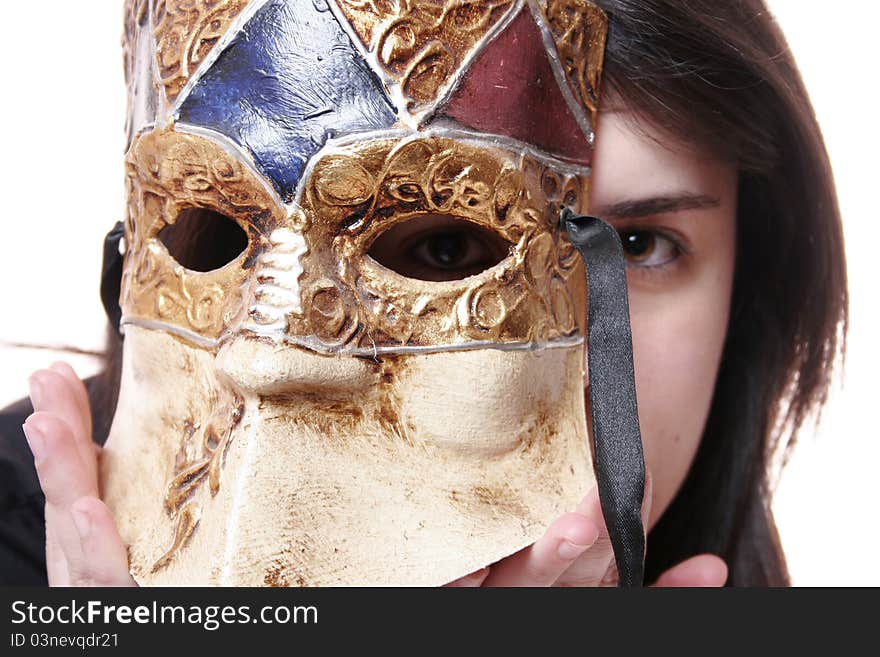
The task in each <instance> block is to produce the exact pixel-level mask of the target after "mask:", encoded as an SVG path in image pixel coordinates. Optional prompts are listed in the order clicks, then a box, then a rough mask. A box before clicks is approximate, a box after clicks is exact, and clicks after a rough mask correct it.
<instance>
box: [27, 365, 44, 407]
mask: <svg viewBox="0 0 880 657" xmlns="http://www.w3.org/2000/svg"><path fill="white" fill-rule="evenodd" d="M28 387H29V388H30V393H31V406H33V407H34V410H35V411H38V410H40V409H39V406H40V401H41V400H42V399H43V387H42V386H41V385H40V382H39V381H37V379H36V377H35V376H34V375H33V374H32V375H31V377H30V378H29V379H28Z"/></svg>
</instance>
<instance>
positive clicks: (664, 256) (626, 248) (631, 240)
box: [620, 230, 680, 267]
mask: <svg viewBox="0 0 880 657" xmlns="http://www.w3.org/2000/svg"><path fill="white" fill-rule="evenodd" d="M620 241H621V243H622V245H623V255H624V257H625V258H626V264H627V266H628V267H663V266H664V265H668V264H669V263H671V262H672V261H674V260H675V259H676V258H678V256H679V255H680V249H679V248H678V245H677V244H676V243H675V242H673V241H672V240H671V239H670V238H668V237H665V236H664V235H662V234H660V233H657V232H654V231H650V230H628V231H620Z"/></svg>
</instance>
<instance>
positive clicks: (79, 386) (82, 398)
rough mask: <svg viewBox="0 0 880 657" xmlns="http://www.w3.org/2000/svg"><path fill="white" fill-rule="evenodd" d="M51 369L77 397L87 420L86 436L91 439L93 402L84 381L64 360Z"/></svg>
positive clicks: (52, 365)
mask: <svg viewBox="0 0 880 657" xmlns="http://www.w3.org/2000/svg"><path fill="white" fill-rule="evenodd" d="M49 369H50V370H52V371H54V372H58V374H60V375H61V376H63V377H64V379H65V380H66V381H67V382H68V384H69V385H70V388H71V390H72V391H73V393H74V394H75V395H76V398H77V402H78V404H79V407H80V412H81V413H82V417H83V418H84V419H85V420H86V422H87V423H88V424H87V429H88V431H86V434H87V435H88V436H89V437H91V435H92V411H91V407H92V405H91V402H90V401H89V393H88V391H87V390H86V386H85V384H84V383H83V382H82V379H80V378H79V376H78V375H77V373H76V372H75V371H74V369H73V367H71V366H70V365H69V364H68V363H65V362H64V361H63V360H59V361H56V362H54V363H52V364H51V365H49Z"/></svg>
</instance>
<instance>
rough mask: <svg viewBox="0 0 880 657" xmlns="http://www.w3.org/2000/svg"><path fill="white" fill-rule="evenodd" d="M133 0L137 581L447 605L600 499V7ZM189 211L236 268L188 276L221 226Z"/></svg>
mask: <svg viewBox="0 0 880 657" xmlns="http://www.w3.org/2000/svg"><path fill="white" fill-rule="evenodd" d="M128 4H129V7H128V25H127V62H128V67H127V71H128V78H129V89H130V98H131V108H130V109H131V112H130V142H131V143H130V147H129V150H128V154H127V158H126V173H127V183H128V199H129V203H128V216H127V219H126V222H125V240H126V245H127V251H126V254H125V262H124V273H123V277H122V293H121V297H120V304H121V308H122V322H121V324H122V327H123V329H124V336H125V338H124V354H123V375H122V384H121V393H120V398H119V404H118V408H117V412H116V416H115V419H114V423H113V427H112V430H111V434H110V438H109V440H108V442H107V446H106V451H105V457H104V461H103V490H102V494H103V495H104V497H105V498H106V500H107V501H108V504H109V505H110V506H111V509H112V510H113V512H114V515H115V517H116V519H117V522H118V524H119V528H120V532H121V534H122V536H123V538H124V539H125V540H126V542H128V543H129V544H130V558H131V570H132V574H133V575H134V577H135V579H136V580H137V581H138V582H139V583H141V584H150V585H166V584H174V585H205V584H207V585H212V584H217V585H273V586H276V585H277V586H288V585H290V586H294V585H308V586H318V585H439V584H444V583H446V582H449V581H451V580H453V579H456V578H458V577H461V576H463V575H465V574H467V573H470V572H472V571H474V570H477V569H479V568H481V567H483V566H485V565H488V564H490V563H492V562H494V561H497V560H498V559H501V558H503V557H505V556H507V555H509V554H511V553H513V552H515V551H517V550H519V549H521V548H522V547H524V546H526V545H528V544H530V543H532V542H534V541H535V540H536V539H537V538H539V537H540V536H541V535H542V534H543V532H544V531H545V530H546V527H547V526H548V525H549V524H550V523H551V522H552V521H553V520H554V519H555V518H557V517H558V516H559V515H561V514H562V513H564V512H566V511H570V510H572V509H573V508H574V507H575V506H576V505H577V503H578V502H579V501H580V499H581V498H582V497H583V496H584V495H585V494H586V493H587V491H588V490H589V489H590V488H591V487H592V486H593V485H594V478H593V468H592V463H591V456H590V449H589V442H588V441H589V436H588V432H587V425H586V411H585V405H584V367H583V363H584V341H585V340H584V336H585V333H586V330H587V327H586V325H585V321H586V316H587V308H586V299H587V295H586V284H585V272H584V268H583V264H582V262H581V259H580V257H579V255H578V252H577V251H576V250H575V249H574V248H573V246H572V244H571V242H570V241H569V239H568V237H567V235H566V233H565V231H564V230H563V228H562V227H561V225H560V222H559V210H560V208H562V207H567V208H570V209H571V210H573V211H575V212H580V213H583V212H585V211H586V202H587V195H588V191H589V173H590V156H591V144H592V141H593V132H592V126H593V125H594V121H595V89H596V88H597V86H598V77H599V71H600V68H601V54H602V49H603V46H604V29H605V23H604V17H603V16H602V14H601V12H599V11H598V10H597V9H595V7H593V5H591V4H590V3H588V2H586V1H585V0H540V1H537V0H536V1H522V0H520V1H515V0H507V1H504V0H496V1H493V2H461V1H458V0H457V1H455V2H453V1H451V0H450V1H449V2H440V1H436V0H435V1H431V2H429V1H427V0H425V1H418V0H416V1H414V2H410V3H385V2H375V3H374V2H369V3H364V2H360V1H358V2H354V1H352V0H336V1H334V0H326V1H325V0H315V1H314V2H312V1H311V0H310V1H309V2H298V1H295V0H262V1H256V0H255V1H252V2H245V1H242V0H239V1H233V0H229V1H221V2H204V3H200V2H195V3H193V2H189V1H188V2H183V1H182V0H181V1H174V0H164V1H163V2H155V3H154V2H148V1H146V0H133V1H130V2H129V3H128ZM196 217H200V218H201V220H204V219H205V217H208V218H211V219H212V220H214V221H226V222H229V225H230V226H233V227H234V226H235V225H237V226H238V227H240V229H241V231H242V233H241V235H242V240H243V241H242V243H241V248H242V250H241V252H240V254H238V255H235V254H234V253H233V254H232V257H229V258H226V259H225V260H224V261H222V262H216V263H214V264H216V265H217V266H216V267H214V266H213V265H212V266H210V267H196V266H195V265H194V264H193V263H195V262H197V261H199V257H198V256H199V254H202V255H204V254H207V253H213V252H215V251H217V249H218V241H217V240H218V238H217V235H218V234H225V233H216V232H207V233H206V232H200V231H198V230H195V229H187V228H186V227H187V222H195V221H196V219H195V218H196ZM438 221H439V222H440V224H438V225H440V226H441V228H440V229H438V228H436V226H435V228H433V229H431V230H433V232H427V233H419V231H418V230H415V232H414V231H413V230H411V227H412V226H416V227H419V226H422V225H423V224H425V225H429V224H430V222H438ZM412 222H416V223H412ZM418 222H422V223H418ZM426 222H427V223H426ZM193 225H195V224H193ZM175 227H177V228H182V229H183V230H182V231H181V232H179V235H184V237H185V239H184V241H185V242H186V243H185V244H184V245H183V248H182V250H181V251H179V253H178V252H176V251H175V249H176V247H174V248H172V245H171V242H170V241H168V240H167V239H166V236H167V235H168V234H169V231H172V229H174V228H175ZM236 230H237V229H236ZM393 231H400V232H399V233H398V232H393ZM443 231H446V232H445V233H444V232H443ZM397 234H400V235H404V236H407V237H403V238H401V240H400V242H399V243H398V242H396V241H395V239H396V238H395V237H394V236H395V235H397ZM413 235H415V237H413ZM383 236H384V237H383ZM450 236H451V237H450ZM462 236H464V237H462ZM490 238H491V239H490ZM432 240H433V241H432ZM450 240H451V241H450ZM480 240H484V242H481V241H480ZM489 242H493V243H495V244H501V245H502V246H503V253H502V254H501V256H500V257H499V258H496V260H497V262H495V261H491V262H490V261H488V260H486V258H488V256H487V254H488V253H489V252H490V251H491V248H490V246H487V244H488V243H489ZM389 245H390V246H389ZM438 245H445V246H444V248H445V249H446V250H445V251H444V250H442V249H440V248H439V247H438ZM450 245H451V246H450ZM178 246H179V245H178ZM380 246H381V248H379V247H380ZM450 249H451V250H450ZM474 249H476V250H477V251H476V252H475V253H476V255H473V253H471V251H473V250H474ZM481 249H482V250H481ZM380 252H381V253H382V254H383V255H382V257H380V255H378V254H379V253H380ZM181 254H184V255H181ZM185 254H189V255H185ZM388 254H390V255H388ZM438 254H439V255H438ZM193 255H195V256H197V257H196V258H195V260H192V261H190V260H187V259H186V258H192V257H193ZM374 256H375V257H374ZM471 256H473V257H472V258H471V259H472V261H473V262H475V263H476V264H475V265H473V267H472V268H471V269H472V270H468V271H467V275H464V276H461V277H456V276H451V275H450V276H440V277H439V278H441V279H443V280H437V277H436V276H434V274H431V275H427V276H422V275H416V274H415V273H414V272H415V271H416V270H415V269H412V268H409V269H407V268H405V267H404V269H401V267H398V266H397V263H400V262H404V261H405V262H419V263H420V262H423V261H424V262H425V263H428V264H429V265H430V266H431V267H433V268H434V269H433V270H432V271H435V270H436V271H439V272H440V273H441V274H442V273H443V272H444V271H449V270H447V269H444V268H446V267H449V266H450V263H451V264H452V265H454V264H455V262H454V261H455V259H456V258H459V259H460V261H461V262H465V261H468V258H469V257H471ZM386 257H387V258H390V260H383V258H386ZM438 258H439V260H438ZM181 260H182V261H181ZM481 263H485V264H486V266H485V267H482V266H481ZM472 264H473V263H472ZM407 266H409V265H407ZM462 266H464V265H462ZM188 267H189V268H188ZM418 267H421V265H418ZM418 267H417V269H418ZM418 270H419V271H421V269H418ZM627 331H628V325H627Z"/></svg>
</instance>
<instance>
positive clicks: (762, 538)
mask: <svg viewBox="0 0 880 657" xmlns="http://www.w3.org/2000/svg"><path fill="white" fill-rule="evenodd" d="M597 4H599V5H600V6H601V7H602V8H603V9H604V10H605V11H606V13H607V15H608V17H609V35H608V45H607V49H606V64H605V75H604V83H603V84H604V89H603V101H602V103H603V105H602V112H601V118H600V125H599V130H598V138H597V143H596V158H595V162H596V165H595V170H594V179H593V191H592V199H591V208H592V211H593V213H595V214H597V215H599V216H603V217H605V218H607V219H608V220H610V221H611V222H612V223H613V224H614V225H615V227H616V228H617V229H618V231H619V232H620V234H621V237H622V240H623V243H624V247H625V251H626V253H627V257H628V260H629V264H630V267H629V272H628V283H629V288H630V308H631V315H632V327H633V341H634V356H635V364H636V373H637V387H638V396H639V401H640V422H641V426H642V431H643V434H642V435H643V439H644V443H645V450H646V461H647V466H648V470H649V472H650V473H651V474H652V481H653V493H652V492H651V491H650V488H651V487H650V486H649V487H648V488H649V490H648V491H647V492H646V500H645V507H644V513H645V515H646V517H647V519H648V523H647V524H648V526H649V527H651V531H650V534H649V537H648V552H647V568H648V581H657V582H658V583H660V584H667V583H668V584H690V585H695V584H709V585H721V584H723V583H725V581H726V582H727V583H729V584H731V585H784V584H787V583H788V577H787V572H786V569H785V560H784V556H783V554H782V551H781V548H780V545H779V541H778V537H777V534H776V530H775V525H774V523H773V519H772V515H771V513H770V510H769V489H770V485H769V481H770V478H771V477H772V474H773V473H772V472H771V471H770V464H771V460H770V456H771V455H772V454H774V453H776V452H777V450H779V449H788V448H790V447H791V444H793V443H792V440H793V435H794V433H795V431H796V429H797V428H798V427H799V425H800V424H801V422H802V421H803V419H804V418H805V417H806V416H807V415H808V414H809V412H810V411H811V410H812V409H814V408H816V407H817V406H818V405H820V404H821V403H822V402H823V401H824V396H825V391H826V388H827V385H828V381H829V378H830V371H831V367H832V364H833V362H834V359H835V357H836V355H837V354H838V353H839V351H841V350H842V347H843V345H842V336H843V335H845V327H846V306H847V295H846V284H845V266H844V257H843V247H842V237H841V228H840V221H839V216H838V211H837V206H836V199H835V194H834V190H833V186H832V183H831V175H830V169H829V165H828V159H827V155H826V154H825V151H824V147H823V144H822V140H821V136H820V133H819V130H818V127H817V126H816V123H815V120H814V118H813V115H812V111H811V109H810V105H809V102H808V100H807V97H806V94H805V92H804V89H803V85H802V83H801V81H800V78H799V75H798V74H797V70H796V68H795V65H794V63H793V62H792V61H791V59H790V57H789V56H788V55H787V54H785V53H786V52H787V50H786V48H785V43H784V40H783V38H782V36H781V34H780V33H779V32H778V29H777V28H776V26H775V24H774V23H773V22H772V20H771V19H770V17H769V15H768V13H767V11H766V8H765V7H764V6H763V3H762V2H760V1H758V0H743V1H740V2H732V1H731V2H725V3H717V2H708V1H707V0H704V1H697V2H688V3H686V4H685V3H681V2H674V1H672V0H667V1H660V0H653V1H651V0H647V1H644V0H638V1H636V0H633V1H630V2H627V1H605V0H600V1H599V2H597ZM841 328H842V329H843V330H839V329H841ZM111 340H115V338H114V339H111ZM111 352H112V353H111V358H110V367H108V371H107V373H106V374H105V376H104V380H103V381H102V382H99V383H98V385H95V386H93V389H94V390H96V391H97V392H96V396H98V395H100V394H101V393H103V394H104V395H106V397H105V398H104V399H97V400H96V399H94V398H93V400H92V401H93V408H94V410H95V419H96V421H95V427H96V432H95V433H96V434H97V435H98V436H99V437H103V436H105V435H106V430H107V426H108V422H109V416H110V415H112V408H113V406H114V403H113V402H114V396H113V394H111V391H112V390H114V389H115V378H116V377H117V376H118V375H117V371H118V370H117V367H116V363H115V362H114V359H113V357H112V354H115V353H117V352H118V344H112V345H111ZM74 379H75V377H74V375H73V374H72V372H71V371H70V370H69V368H65V367H64V366H57V367H56V368H55V370H54V371H42V372H38V373H36V374H35V375H34V376H33V377H32V398H33V401H34V406H35V408H36V409H37V411H39V412H38V413H37V414H36V415H35V416H33V417H32V418H30V419H29V420H28V422H27V424H26V431H27V432H28V438H29V442H30V444H31V447H32V449H33V451H34V454H35V457H36V464H37V472H38V473H39V476H40V481H41V484H42V487H43V489H44V491H45V492H46V495H47V500H48V504H47V507H46V527H47V557H48V568H49V578H50V583H68V582H72V583H78V582H95V583H107V584H124V583H127V581H128V579H127V578H128V575H127V568H126V565H127V564H126V556H125V551H124V548H123V547H122V545H121V542H120V541H119V540H118V537H117V536H116V535H115V530H114V528H113V525H112V521H111V520H110V516H109V514H108V512H107V511H106V509H105V508H104V507H103V505H102V504H101V503H100V502H99V501H98V500H97V499H96V483H95V478H94V460H95V459H94V456H93V452H92V448H91V445H90V444H89V443H88V442H87V441H86V440H85V437H86V436H90V435H91V433H92V430H91V418H90V417H89V415H88V413H87V409H88V400H87V399H86V395H85V392H84V390H83V389H82V388H81V387H80V386H79V385H78V383H77V382H76V381H75V380H74ZM96 401H97V403H96ZM607 552H608V545H607V540H606V539H605V535H604V527H603V524H602V521H601V515H600V514H599V513H598V510H597V508H596V502H595V499H589V498H588V499H586V500H584V503H583V504H582V505H581V507H580V508H579V509H578V511H577V512H575V513H571V514H567V515H565V516H563V517H562V518H560V519H559V520H558V521H557V522H556V523H554V524H553V525H552V526H551V527H550V528H549V529H548V531H547V534H546V535H545V537H544V538H542V539H541V540H539V541H538V542H537V543H535V544H534V545H533V546H531V547H530V548H527V549H526V550H524V551H522V552H520V553H518V554H516V555H514V556H512V557H510V558H508V559H506V560H504V561H502V562H500V563H498V564H495V565H493V566H492V567H491V568H490V569H487V570H484V571H481V572H479V573H475V574H474V575H473V576H471V577H468V578H465V579H464V580H462V581H460V582H458V583H459V584H480V583H483V584H486V585H492V584H501V585H549V584H567V585H595V584H598V583H601V582H602V581H604V580H608V579H610V578H613V574H609V573H606V572H605V568H604V565H599V564H605V563H607ZM695 555H696V556H695ZM712 555H715V556H712Z"/></svg>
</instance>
